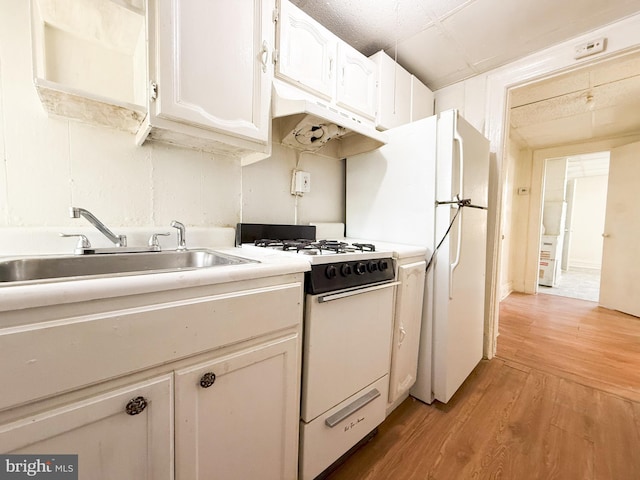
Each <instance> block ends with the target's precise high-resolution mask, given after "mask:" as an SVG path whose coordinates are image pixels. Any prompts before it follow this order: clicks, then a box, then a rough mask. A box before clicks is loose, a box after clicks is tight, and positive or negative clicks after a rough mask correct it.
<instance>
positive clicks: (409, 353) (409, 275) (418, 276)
mask: <svg viewBox="0 0 640 480" xmlns="http://www.w3.org/2000/svg"><path fill="white" fill-rule="evenodd" d="M425 268H426V262H424V261H422V262H416V263H411V264H408V265H401V266H400V267H398V281H399V282H400V285H398V290H397V296H396V315H395V326H394V328H395V329H394V332H393V347H392V350H391V377H390V379H389V402H394V401H395V400H397V399H398V398H399V397H400V395H402V394H403V393H405V392H407V391H408V390H409V388H410V387H411V386H412V385H413V384H414V383H415V381H416V374H417V370H418V348H419V345H420V327H421V324H422V300H423V297H424V278H425Z"/></svg>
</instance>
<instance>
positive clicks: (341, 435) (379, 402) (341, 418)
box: [300, 375, 389, 480]
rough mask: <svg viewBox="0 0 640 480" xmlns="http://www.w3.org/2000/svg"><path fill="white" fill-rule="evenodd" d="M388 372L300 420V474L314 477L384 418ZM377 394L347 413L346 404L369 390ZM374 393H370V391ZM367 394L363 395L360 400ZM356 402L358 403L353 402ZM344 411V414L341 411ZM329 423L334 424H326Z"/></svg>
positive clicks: (348, 405) (368, 392) (303, 477)
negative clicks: (311, 417)
mask: <svg viewBox="0 0 640 480" xmlns="http://www.w3.org/2000/svg"><path fill="white" fill-rule="evenodd" d="M388 388H389V376H388V375H385V376H384V377H382V378H380V379H378V380H377V381H375V382H374V383H372V384H371V385H368V386H367V387H365V388H363V389H362V390H360V391H359V392H358V393H356V394H355V395H353V396H351V397H349V398H348V399H347V400H345V401H344V402H342V403H340V404H338V405H336V406H335V407H334V408H332V409H331V410H329V411H327V412H325V413H323V414H322V415H320V416H319V417H318V418H316V419H315V420H313V421H312V422H310V423H307V424H305V423H304V422H301V423H300V427H301V434H300V439H301V442H300V478H301V479H302V480H305V479H312V478H315V477H316V476H317V475H318V474H319V473H320V472H322V471H323V470H324V469H325V468H327V467H328V466H329V465H331V464H332V463H333V462H334V461H336V460H337V459H338V458H340V456H342V454H343V453H345V452H346V451H347V450H349V449H350V448H351V447H352V446H353V445H355V444H356V443H358V442H359V441H360V440H361V439H362V438H364V437H365V436H366V435H367V434H368V433H369V432H371V430H373V429H374V428H375V427H377V426H378V425H380V424H381V423H382V421H383V420H384V418H385V408H386V405H387V395H388ZM374 390H377V392H379V395H378V396H377V397H375V398H373V399H372V400H371V401H369V402H368V403H366V404H364V406H362V407H361V408H358V409H357V410H356V409H355V407H354V410H353V412H352V413H350V414H348V411H347V410H348V407H350V406H352V405H354V402H357V401H358V400H359V399H363V397H365V396H366V395H369V394H370V393H371V392H372V391H374ZM371 396H372V397H373V395H371ZM365 401H366V398H364V399H363V403H364V402H365ZM356 406H357V405H356ZM343 413H344V415H343ZM329 424H331V425H333V426H331V427H330V426H329Z"/></svg>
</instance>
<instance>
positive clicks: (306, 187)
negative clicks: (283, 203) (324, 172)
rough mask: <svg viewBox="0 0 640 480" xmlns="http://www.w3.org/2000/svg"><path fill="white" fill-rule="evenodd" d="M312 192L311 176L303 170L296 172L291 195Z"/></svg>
mask: <svg viewBox="0 0 640 480" xmlns="http://www.w3.org/2000/svg"><path fill="white" fill-rule="evenodd" d="M310 191H311V174H310V173H309V172H303V171H301V170H294V172H293V181H292V182H291V194H292V195H298V194H301V193H309V192H310Z"/></svg>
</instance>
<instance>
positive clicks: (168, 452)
mask: <svg viewBox="0 0 640 480" xmlns="http://www.w3.org/2000/svg"><path fill="white" fill-rule="evenodd" d="M172 409H173V376H172V375H171V374H167V375H161V376H158V377H156V378H152V379H150V380H147V381H143V382H139V383H134V384H132V385H129V386H126V387H123V388H117V389H114V390H113V391H107V392H106V393H102V394H98V395H95V396H91V397H89V398H86V399H83V400H81V401H76V402H73V403H70V404H67V405H64V406H61V407H58V408H52V409H51V410H46V411H44V412H43V413H39V414H36V415H31V416H27V417H25V418H21V419H19V420H16V421H13V422H9V423H6V424H4V425H0V452H1V453H12V454H39V455H60V454H77V455H78V473H79V478H91V479H95V480H113V479H136V480H138V479H140V480H142V479H148V480H156V479H157V480H161V479H171V478H173V454H172V452H173V418H172Z"/></svg>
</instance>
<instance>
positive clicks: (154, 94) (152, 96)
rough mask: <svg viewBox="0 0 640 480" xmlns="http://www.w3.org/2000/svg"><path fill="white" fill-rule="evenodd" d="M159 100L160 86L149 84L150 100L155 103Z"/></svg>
mask: <svg viewBox="0 0 640 480" xmlns="http://www.w3.org/2000/svg"><path fill="white" fill-rule="evenodd" d="M157 98H158V84H157V83H156V82H151V83H150V84H149V99H150V100H151V101H152V102H153V101H155V100H156V99H157Z"/></svg>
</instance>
